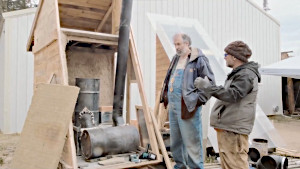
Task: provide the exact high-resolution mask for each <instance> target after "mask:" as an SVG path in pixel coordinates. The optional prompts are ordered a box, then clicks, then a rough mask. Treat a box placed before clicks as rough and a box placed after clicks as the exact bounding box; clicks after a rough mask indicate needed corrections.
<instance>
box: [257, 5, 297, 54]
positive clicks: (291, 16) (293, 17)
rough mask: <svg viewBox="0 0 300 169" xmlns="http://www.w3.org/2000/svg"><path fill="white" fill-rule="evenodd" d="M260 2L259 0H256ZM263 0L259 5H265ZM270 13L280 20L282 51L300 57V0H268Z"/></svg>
mask: <svg viewBox="0 0 300 169" xmlns="http://www.w3.org/2000/svg"><path fill="white" fill-rule="evenodd" d="M256 2H259V1H256ZM262 2H263V1H261V2H259V3H260V4H259V6H263V4H262ZM268 3H269V4H268V6H269V8H270V9H271V10H270V11H269V12H268V13H269V14H271V15H272V16H273V17H274V18H275V19H277V20H278V21H279V22H280V29H281V37H280V38H281V51H293V53H291V55H294V56H299V57H300V0H268Z"/></svg>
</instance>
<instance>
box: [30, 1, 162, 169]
mask: <svg viewBox="0 0 300 169" xmlns="http://www.w3.org/2000/svg"><path fill="white" fill-rule="evenodd" d="M121 3H122V1H121V0H101V1H99V0H47V1H46V0H40V4H39V6H38V9H37V12H36V16H35V19H34V22H33V26H32V30H31V32H30V36H29V40H28V43H27V50H28V51H32V53H33V54H34V86H35V87H36V86H37V85H38V84H40V83H54V84H63V85H71V86H74V85H75V78H98V79H100V94H99V106H100V109H101V107H105V108H107V107H110V110H111V111H112V105H113V95H114V76H115V75H114V72H115V71H114V70H115V66H114V65H115V53H116V49H117V46H118V35H117V34H118V30H119V25H120V24H119V23H120V14H121V5H122V4H121ZM129 46H130V56H129V58H128V66H127V86H130V85H128V84H130V83H131V82H134V83H137V84H138V88H139V93H140V94H141V95H140V98H141V100H142V107H143V111H144V112H145V120H146V121H148V122H147V123H148V124H149V125H150V126H149V127H148V126H147V128H148V134H149V139H150V144H151V149H152V151H153V152H154V153H155V154H157V155H158V156H157V159H156V160H154V161H151V162H148V163H140V164H132V163H131V164H125V165H124V164H121V168H123V167H132V166H143V165H146V164H153V163H159V162H161V161H162V158H161V155H160V153H159V151H158V145H157V140H156V136H155V133H154V128H155V127H153V126H152V125H153V123H152V119H153V116H152V115H151V114H150V113H149V106H148V104H147V99H146V97H145V95H144V88H143V79H142V76H141V70H140V67H139V61H138V58H137V51H136V47H135V43H134V38H133V34H132V32H131V33H130V43H129ZM126 99H127V104H128V102H129V100H130V97H129V96H128V95H127V96H126ZM128 109H129V106H128V105H127V110H128ZM151 116H152V117H151ZM127 120H130V117H127ZM127 122H128V121H127ZM157 131H158V130H157ZM67 136H68V137H67V138H68V139H67V141H66V143H65V145H64V148H63V154H62V158H61V160H60V163H61V164H64V167H65V168H66V167H68V166H69V167H71V168H77V160H76V155H75V146H74V140H73V126H72V123H70V125H69V130H68V135H67ZM157 137H161V136H160V135H159V136H157ZM160 139H161V138H160ZM161 140H162V139H161ZM160 146H162V145H160ZM162 147H164V146H162ZM164 149H165V148H164ZM165 155H166V156H167V154H166V153H165ZM58 158H59V157H58ZM111 168H120V165H119V166H116V165H114V166H112V167H111Z"/></svg>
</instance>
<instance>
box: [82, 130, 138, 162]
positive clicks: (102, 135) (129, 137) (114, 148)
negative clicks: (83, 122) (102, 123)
mask: <svg viewBox="0 0 300 169" xmlns="http://www.w3.org/2000/svg"><path fill="white" fill-rule="evenodd" d="M139 138H140V136H139V132H138V130H137V128H136V127H134V126H117V127H109V128H93V129H88V130H84V131H83V134H82V136H81V148H82V154H83V156H84V157H85V158H86V159H90V158H97V157H100V156H103V155H107V154H120V153H126V152H130V151H136V150H137V149H138V147H139V144H140V140H139Z"/></svg>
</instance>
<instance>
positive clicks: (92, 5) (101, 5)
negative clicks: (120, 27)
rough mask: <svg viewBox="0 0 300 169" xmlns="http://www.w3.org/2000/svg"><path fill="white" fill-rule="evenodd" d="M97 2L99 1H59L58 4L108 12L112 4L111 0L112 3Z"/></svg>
mask: <svg viewBox="0 0 300 169" xmlns="http://www.w3.org/2000/svg"><path fill="white" fill-rule="evenodd" d="M97 1H99V0H58V3H59V4H67V5H73V6H78V7H86V8H92V9H93V8H94V9H101V10H107V9H108V6H109V4H110V3H111V0H109V1H110V2H108V1H103V0H101V1H99V2H97Z"/></svg>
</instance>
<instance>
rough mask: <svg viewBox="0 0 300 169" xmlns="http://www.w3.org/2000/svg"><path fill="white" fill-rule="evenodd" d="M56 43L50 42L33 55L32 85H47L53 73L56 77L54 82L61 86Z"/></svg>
mask: <svg viewBox="0 0 300 169" xmlns="http://www.w3.org/2000/svg"><path fill="white" fill-rule="evenodd" d="M61 65H62V64H61V58H60V55H59V46H58V41H57V40H56V41H54V42H52V43H51V44H50V45H49V46H47V47H45V48H43V49H42V50H40V51H39V52H37V53H35V54H34V85H35V86H36V85H37V84H39V83H48V79H49V78H51V77H52V75H53V73H54V74H55V75H56V82H57V83H58V84H63V73H62V68H61Z"/></svg>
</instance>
